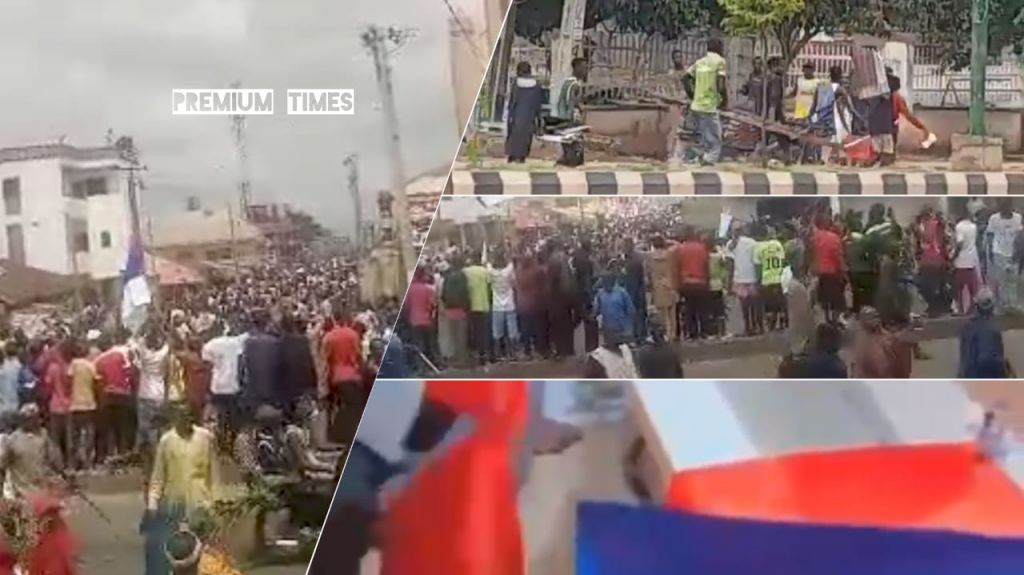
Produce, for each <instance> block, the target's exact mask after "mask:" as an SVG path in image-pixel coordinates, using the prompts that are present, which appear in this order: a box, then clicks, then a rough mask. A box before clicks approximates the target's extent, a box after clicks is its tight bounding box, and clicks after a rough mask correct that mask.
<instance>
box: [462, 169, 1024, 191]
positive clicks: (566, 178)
mask: <svg viewBox="0 0 1024 575" xmlns="http://www.w3.org/2000/svg"><path fill="white" fill-rule="evenodd" d="M445 192H446V193H449V194H453V195H498V196H501V195H504V196H530V195H542V196H558V195H590V196H658V195H687V196H692V195H697V196H700V195H709V196H719V195H753V196H767V195H773V196H789V195H796V196H824V195H842V196H856V195H889V196H901V195H938V196H945V195H950V196H956V195H960V196H963V195H970V196H984V195H1007V194H1012V195H1024V173H1003V172H989V173H966V172H942V173H940V172H934V173H932V172H928V173H926V172H892V173H887V172H847V173H836V172H763V173H735V172H712V171H698V172H629V171H618V172H585V171H572V170H566V171H557V172H517V171H464V170H456V171H454V172H452V179H451V182H450V184H449V187H448V189H446V190H445Z"/></svg>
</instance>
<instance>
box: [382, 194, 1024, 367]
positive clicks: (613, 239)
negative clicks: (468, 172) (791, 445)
mask: <svg viewBox="0 0 1024 575" xmlns="http://www.w3.org/2000/svg"><path fill="white" fill-rule="evenodd" d="M801 203H803V204H804V205H803V207H798V206H794V207H795V208H796V209H789V208H787V210H786V212H788V213H785V214H782V213H776V212H774V211H770V210H764V211H762V212H761V213H759V214H758V215H757V216H754V217H748V218H744V219H740V218H731V217H730V218H721V219H720V221H719V225H718V226H715V227H714V228H712V227H711V226H710V224H708V225H707V226H706V227H703V228H698V227H696V226H695V225H694V223H695V220H691V219H690V217H689V216H688V213H687V211H684V210H688V209H689V206H688V205H686V204H685V202H676V203H673V202H658V201H652V200H647V199H639V198H637V199H629V200H623V199H620V200H611V201H608V202H607V205H606V208H605V210H604V211H603V212H602V213H601V214H599V215H598V216H597V217H595V218H586V219H579V220H575V219H572V218H563V219H562V220H561V221H559V218H560V217H561V215H559V214H556V213H555V212H556V211H557V210H553V211H552V220H555V222H556V223H551V224H545V225H543V226H540V227H537V228H527V229H517V230H515V232H513V233H512V234H509V235H508V236H507V238H506V239H505V240H502V241H497V242H493V243H487V244H473V243H470V242H467V243H466V245H464V246H462V247H452V246H448V247H446V248H445V249H444V250H435V248H433V247H432V246H428V247H427V248H426V251H425V255H424V257H423V260H422V261H423V262H424V264H423V265H424V267H430V268H431V269H432V270H440V269H446V270H448V275H449V276H451V277H453V278H458V277H459V276H458V274H452V273H451V270H452V269H458V262H459V261H461V259H462V257H463V254H466V253H474V254H475V253H481V252H483V251H487V252H488V253H490V254H493V255H492V257H491V258H490V259H491V260H492V262H491V265H490V275H489V276H488V277H489V279H490V281H491V290H490V292H489V293H488V294H487V296H488V299H489V301H490V303H491V305H492V309H498V310H499V311H500V307H499V308H494V307H493V305H494V302H499V301H501V302H503V301H508V299H509V295H510V294H509V292H508V290H507V289H506V288H505V286H504V284H503V283H502V280H501V277H500V276H499V275H497V274H498V272H499V270H506V271H502V273H511V274H512V275H513V281H512V282H511V283H510V285H511V301H512V302H513V303H514V305H515V310H516V311H515V316H516V320H517V325H518V326H519V327H520V332H521V337H520V339H519V341H518V342H517V343H513V345H512V349H511V350H510V349H508V347H509V344H508V342H501V341H499V346H498V347H497V348H495V351H496V352H497V356H496V357H493V358H492V357H491V356H485V357H475V358H473V360H472V361H467V363H465V364H463V365H462V367H463V368H467V367H468V368H470V369H475V368H477V367H478V366H482V365H485V363H484V362H491V361H494V360H497V361H498V362H500V363H510V362H517V361H519V360H521V359H523V358H525V359H527V360H528V361H534V360H537V359H539V358H549V357H550V355H551V354H554V355H555V356H556V357H561V358H565V357H575V358H580V359H583V358H588V357H589V354H590V352H592V351H594V350H596V349H598V347H604V344H605V343H607V342H604V341H603V337H604V336H605V335H606V333H607V331H608V327H609V326H610V327H612V329H613V331H615V332H616V333H615V335H614V339H615V340H616V341H618V342H619V343H618V344H614V345H613V346H612V350H613V351H615V350H618V349H619V345H620V344H623V343H625V344H627V345H628V346H630V347H632V348H633V350H634V352H635V353H636V354H637V356H638V357H639V354H641V353H642V352H643V351H644V349H645V347H647V346H654V345H658V346H661V347H662V349H668V348H671V347H672V345H670V344H672V343H674V342H676V341H679V340H683V339H685V340H690V341H694V342H699V341H708V340H710V339H712V338H731V337H735V336H737V335H742V336H759V335H762V334H779V335H780V336H781V338H780V339H782V340H783V341H784V347H783V346H780V347H779V351H780V352H783V351H784V352H785V353H789V354H792V355H793V356H794V357H797V356H800V355H802V354H805V353H807V352H808V351H809V350H811V349H813V348H814V345H815V344H814V342H815V341H816V339H817V338H816V337H815V335H816V333H815V332H816V330H817V328H818V326H819V325H821V324H823V323H824V324H829V325H832V326H834V327H835V328H836V329H838V330H840V331H841V332H856V331H860V330H861V329H863V328H860V329H858V326H857V325H856V323H857V322H856V321H855V318H856V317H857V316H858V315H859V314H860V313H861V312H862V311H863V310H864V309H865V308H872V309H873V310H874V315H875V316H876V317H877V320H878V326H879V332H878V333H877V334H874V335H875V336H876V337H875V339H876V340H878V342H881V343H882V344H883V345H882V347H884V349H885V350H886V354H882V355H879V356H878V357H879V358H883V359H884V360H885V361H886V362H887V364H886V365H878V366H873V367H868V368H864V367H863V366H860V367H857V366H856V365H855V364H856V363H857V360H856V357H855V355H856V354H855V353H847V352H846V351H850V352H853V351H855V349H854V348H856V346H853V348H851V349H849V350H846V349H845V348H847V347H848V344H849V343H850V342H852V341H854V340H856V339H857V338H856V337H847V336H848V335H849V334H846V333H844V334H843V337H842V338H841V341H842V343H843V345H842V347H843V348H844V353H842V354H841V357H843V358H844V360H845V361H847V362H848V364H849V366H850V367H849V368H848V371H849V372H850V373H854V372H856V371H857V370H860V369H862V368H863V369H865V370H867V371H871V370H873V369H875V368H879V369H881V371H882V372H885V373H888V374H890V376H894V374H911V373H913V372H912V371H911V370H912V367H913V363H914V361H915V360H924V359H927V357H928V356H927V354H926V353H924V350H923V349H922V347H921V345H920V344H919V343H917V341H916V340H917V339H918V333H917V332H918V331H919V329H918V326H919V323H920V320H921V318H923V317H925V316H926V314H927V315H930V316H932V317H935V318H939V317H945V316H948V315H950V314H951V313H953V306H952V305H951V304H952V302H953V300H954V299H957V306H956V311H957V313H963V311H962V310H964V309H966V310H970V309H971V307H972V306H973V300H974V295H973V294H976V293H977V292H976V291H973V292H972V290H971V287H972V286H974V287H980V286H983V285H988V286H991V287H992V288H993V291H995V288H996V287H997V285H998V281H999V279H1000V278H998V277H988V276H986V273H985V271H984V269H983V268H984V266H983V265H976V264H975V261H976V260H975V258H974V257H973V254H972V253H971V251H972V250H971V247H972V246H975V247H976V240H975V239H972V238H973V237H975V236H973V235H972V233H971V232H972V225H973V226H974V227H977V224H976V222H974V221H973V220H974V219H976V218H966V217H962V218H961V221H960V222H957V223H956V224H955V225H954V223H953V222H952V221H949V220H947V219H946V218H945V217H944V214H942V213H941V212H939V211H938V210H937V209H934V208H931V209H924V210H922V211H921V213H920V215H919V216H917V217H915V218H913V219H911V218H908V219H906V220H905V221H902V222H901V221H898V220H897V217H896V215H895V214H894V213H893V212H892V209H887V208H886V206H885V204H883V203H874V204H872V205H871V206H870V208H869V209H868V210H867V214H866V218H865V217H864V216H865V215H864V214H862V213H860V212H856V211H852V210H848V211H846V212H845V213H833V212H832V208H831V207H830V206H829V205H827V203H824V202H820V201H813V200H808V201H806V202H801ZM950 203H951V204H953V208H954V209H958V210H959V208H960V206H958V205H956V204H955V203H954V202H950ZM967 207H968V210H969V212H970V213H972V214H977V213H978V212H979V211H980V208H979V207H978V206H977V205H973V206H971V205H969V206H967ZM758 208H759V211H761V208H762V206H760V205H759V206H758ZM1012 213H1013V212H1012V210H1011V214H1012ZM865 219H866V220H867V221H866V224H865V223H863V222H864V220H865ZM984 219H985V221H986V225H987V222H988V221H989V220H990V218H989V217H988V216H987V215H986V216H985V218H984ZM968 220H970V221H968ZM723 222H725V223H726V224H728V225H725V226H724V227H723ZM993 223H994V226H993V230H996V229H999V226H1000V224H999V223H998V222H995V221H993ZM667 237H671V238H673V240H668V239H666V238H667ZM988 237H989V240H990V241H989V245H988V246H986V247H990V246H991V244H992V242H991V238H992V234H989V236H988ZM1020 237H1024V236H1018V238H1020ZM1015 241H1017V242H1019V243H1021V246H1022V247H1021V250H1020V254H1022V255H1024V239H1018V240H1015ZM1010 244H1011V245H1010V250H1009V251H1010V252H1011V253H1015V254H1016V253H1018V252H1017V250H1016V249H1014V245H1013V244H1014V240H1011V241H1010ZM979 253H982V252H979ZM506 254H516V256H515V257H514V260H513V262H514V263H513V265H512V268H511V271H510V272H509V271H507V270H508V266H507V263H506V265H504V266H502V267H500V268H497V267H496V266H495V264H496V263H497V264H498V265H501V264H502V263H505V262H507V261H508V260H507V259H505V258H506V257H507V256H506ZM567 254H572V255H571V257H569V256H568V255H567ZM984 259H985V258H983V257H979V258H978V260H984ZM1010 261H1011V262H1013V261H1017V260H1015V259H1013V258H1011V259H1010ZM958 270H959V271H958ZM431 275H432V274H431V273H430V272H427V271H425V272H424V276H423V277H429V276H431ZM595 277H596V278H600V280H599V281H597V280H595V279H594V278H595ZM1015 277H1019V273H1018V276H1015ZM641 278H642V281H641ZM958 278H959V279H958ZM972 279H976V280H977V283H972V282H971V280H972ZM452 285H458V283H457V282H456V283H455V284H452V283H449V284H448V287H451V286H452ZM463 285H464V282H463ZM629 286H632V287H629ZM641 286H642V287H641ZM954 288H955V289H954ZM444 291H449V292H452V293H454V291H456V290H446V289H445V286H442V292H444ZM954 291H956V292H957V293H958V294H959V295H958V297H957V298H954ZM620 296H621V297H620ZM625 300H629V302H630V304H631V305H632V309H633V313H632V315H631V316H630V317H631V318H632V319H630V320H627V321H629V322H630V323H629V326H628V328H627V327H623V326H621V325H619V322H620V321H621V320H622V318H623V317H624V315H625V312H622V311H621V310H622V309H624V308H625V306H624V305H621V304H622V302H624V301H625ZM464 301H465V302H466V303H464V304H462V305H465V306H466V309H468V306H469V303H468V294H465V298H464ZM919 301H923V302H924V303H925V306H924V307H923V308H922V311H923V312H925V313H922V314H921V315H918V313H920V312H919V310H918V306H919V303H918V302H919ZM929 303H930V305H929ZM595 306H597V307H595ZM407 307H408V306H407ZM501 307H503V306H501ZM641 310H647V311H648V313H649V317H648V318H647V319H646V320H644V321H638V318H640V317H642V311H641ZM407 311H408V310H407ZM996 311H997V313H998V312H999V311H1000V310H999V309H998V308H997V310H996ZM927 312H930V314H928V313H927ZM584 314H586V315H584ZM494 315H495V316H497V315H499V314H497V313H495V314H494ZM609 320H610V321H609ZM734 320H736V321H734ZM403 321H404V322H408V315H407V316H406V317H405V318H403ZM433 321H434V323H431V324H429V325H421V326H420V327H421V330H422V331H434V330H440V328H441V322H440V319H439V318H435V319H434V320H433ZM673 322H677V323H675V326H673ZM655 324H657V325H659V326H660V329H662V330H663V331H662V334H663V335H656V334H655V333H654V332H653V331H652V330H651V326H653V325H655ZM737 324H739V325H738V326H737ZM996 325H997V326H998V324H996ZM673 327H676V328H677V329H672V328H673ZM406 329H407V326H403V325H402V324H401V323H400V324H399V332H402V331H403V330H406ZM620 329H621V330H623V331H621V332H620V331H619V330H620ZM598 330H600V331H599V332H598V333H597V334H593V333H591V332H592V331H598ZM732 331H735V332H736V333H730V332H732ZM405 333H412V332H411V331H406V332H405ZM488 335H489V336H491V337H492V338H493V337H494V335H495V333H494V332H491V333H489V334H488ZM500 335H504V333H501V334H499V338H498V339H499V340H501V339H502V338H501V337H500ZM658 337H664V338H665V340H664V341H656V340H657V339H658ZM592 338H593V340H592ZM774 339H775V338H768V340H774ZM870 339H871V338H869V340H870ZM403 341H405V338H404V337H403ZM876 343H877V342H876ZM592 344H596V345H595V346H594V347H591V346H592ZM687 348H688V346H682V347H676V348H675V349H676V353H678V354H685V353H686V350H687ZM412 363H413V364H415V363H416V362H415V361H412ZM407 368H408V369H410V370H412V372H413V373H417V372H420V371H422V368H421V367H418V366H417V365H410V366H408V367H407ZM444 369H445V367H443V366H442V367H441V370H442V371H443V370H444Z"/></svg>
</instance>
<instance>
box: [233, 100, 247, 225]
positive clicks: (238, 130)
mask: <svg viewBox="0 0 1024 575" xmlns="http://www.w3.org/2000/svg"><path fill="white" fill-rule="evenodd" d="M241 87H242V83H241V82H232V84H231V88H232V89H235V90H237V89H239V88H241ZM245 124H246V119H245V115H242V114H236V115H234V116H231V134H232V136H234V141H235V153H236V154H237V155H238V199H239V205H240V206H241V208H242V219H244V220H248V219H249V206H250V205H251V204H252V185H251V184H250V182H249V150H248V147H247V145H246V137H245Z"/></svg>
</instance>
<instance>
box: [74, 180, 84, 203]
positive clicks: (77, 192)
mask: <svg viewBox="0 0 1024 575" xmlns="http://www.w3.org/2000/svg"><path fill="white" fill-rule="evenodd" d="M71 197H72V198H75V199H78V200H84V199H85V180H79V181H77V182H71Z"/></svg>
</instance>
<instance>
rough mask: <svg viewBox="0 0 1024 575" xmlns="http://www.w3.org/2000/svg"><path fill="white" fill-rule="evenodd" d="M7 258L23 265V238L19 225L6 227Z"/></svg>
mask: <svg viewBox="0 0 1024 575" xmlns="http://www.w3.org/2000/svg"><path fill="white" fill-rule="evenodd" d="M7 257H8V258H9V259H10V260H11V261H12V262H14V263H16V264H21V265H25V236H24V234H23V233H22V230H21V225H20V224H12V225H9V226H7Z"/></svg>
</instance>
